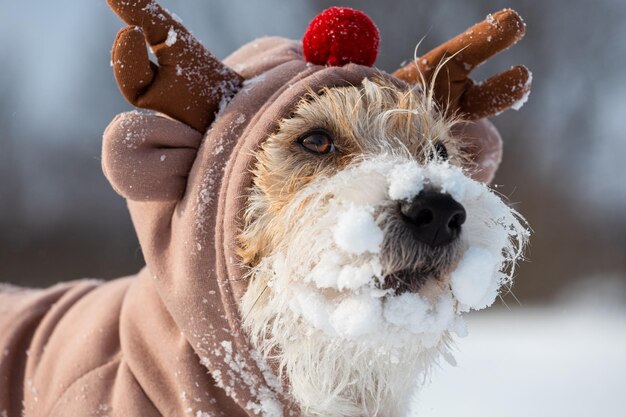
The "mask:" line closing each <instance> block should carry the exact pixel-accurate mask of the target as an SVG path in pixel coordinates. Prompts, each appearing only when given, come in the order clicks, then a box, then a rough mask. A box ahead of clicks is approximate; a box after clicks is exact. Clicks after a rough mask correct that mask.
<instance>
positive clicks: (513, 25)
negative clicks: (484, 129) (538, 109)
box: [394, 9, 531, 120]
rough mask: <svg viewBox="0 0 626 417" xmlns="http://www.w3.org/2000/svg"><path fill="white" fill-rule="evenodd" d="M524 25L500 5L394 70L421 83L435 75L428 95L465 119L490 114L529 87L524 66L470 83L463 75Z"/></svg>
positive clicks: (517, 100) (516, 36) (519, 33)
mask: <svg viewBox="0 0 626 417" xmlns="http://www.w3.org/2000/svg"><path fill="white" fill-rule="evenodd" d="M524 30H525V25H524V21H523V20H522V18H521V17H520V16H519V15H518V14H517V13H516V12H515V11H513V10H511V9H505V10H501V11H499V12H497V13H494V14H490V15H488V16H487V18H486V19H485V20H484V21H482V22H480V23H477V24H476V25H474V26H472V27H471V28H469V29H468V30H466V31H465V32H464V33H462V34H460V35H458V36H457V37H455V38H453V39H451V40H449V41H448V42H446V43H444V44H442V45H440V46H438V47H437V48H435V49H433V50H432V51H430V52H428V53H427V54H426V55H424V56H422V57H420V58H418V59H417V60H416V61H414V62H411V63H410V64H408V65H406V66H405V67H403V68H400V69H399V70H397V71H396V72H395V73H394V75H395V76H396V77H398V78H400V79H402V80H404V81H406V82H409V83H413V84H414V83H421V82H422V77H423V81H425V82H426V83H427V85H429V84H430V82H431V81H432V79H433V77H436V78H435V82H434V97H435V99H436V100H437V101H438V103H439V104H440V105H441V106H443V107H444V110H445V111H446V112H447V113H452V112H456V111H458V112H460V113H461V114H462V115H463V116H464V117H465V118H466V119H468V120H476V119H481V118H484V117H488V116H492V115H494V114H497V113H500V112H502V111H504V110H506V109H508V108H510V107H515V105H516V104H517V103H520V102H521V101H523V99H524V98H525V97H526V96H527V95H528V93H529V91H530V84H531V74H530V71H528V69H527V68H526V67H524V66H522V65H519V66H515V67H512V68H510V69H509V70H507V71H504V72H502V73H500V74H498V75H495V76H493V77H491V78H489V79H488V80H486V81H484V82H482V83H475V82H474V81H472V80H471V79H470V78H468V75H469V73H470V72H471V71H472V70H473V69H474V68H476V67H477V66H479V65H480V64H481V63H483V62H485V61H486V60H488V59H489V58H491V57H492V56H494V55H495V54H497V53H498V52H501V51H503V50H505V49H508V48H509V47H510V46H512V45H513V44H515V43H516V42H517V41H518V40H519V39H521V38H522V36H524ZM438 66H440V67H439V69H438ZM420 72H421V76H420Z"/></svg>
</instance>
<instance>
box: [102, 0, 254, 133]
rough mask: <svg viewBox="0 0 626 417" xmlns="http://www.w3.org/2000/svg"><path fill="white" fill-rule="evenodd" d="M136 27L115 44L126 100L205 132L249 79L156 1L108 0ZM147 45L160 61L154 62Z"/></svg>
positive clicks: (119, 80)
mask: <svg viewBox="0 0 626 417" xmlns="http://www.w3.org/2000/svg"><path fill="white" fill-rule="evenodd" d="M107 3H108V4H109V6H110V7H111V9H112V10H113V11H114V12H115V13H116V14H117V15H118V16H119V17H120V18H122V20H124V21H125V22H126V23H127V24H129V25H130V26H127V27H125V28H123V29H122V30H120V31H119V33H118V34H117V38H116V39H115V42H114V44H113V52H112V59H113V69H114V72H115V78H116V80H117V83H118V85H119V87H120V89H121V91H122V94H124V97H126V99H127V100H128V101H130V102H131V103H132V104H134V105H135V106H137V107H142V108H146V109H151V110H156V111H160V112H162V113H165V114H166V115H168V116H170V117H173V118H175V119H177V120H180V121H182V122H184V123H186V124H187V125H189V126H191V127H193V128H194V129H196V130H197V131H199V132H204V131H206V129H207V128H208V127H209V125H210V124H211V122H212V121H213V119H214V118H215V113H216V112H217V111H218V110H219V106H220V102H221V101H222V100H223V99H228V98H229V97H230V96H232V95H233V94H234V93H235V92H236V91H237V89H238V88H239V87H240V86H241V84H242V82H243V78H242V77H241V76H240V75H239V74H237V73H236V72H234V71H233V70H231V69H230V68H228V67H226V66H225V65H224V64H222V63H221V62H220V61H219V60H218V59H217V58H215V57H214V56H213V55H211V53H210V52H209V51H207V50H206V49H205V48H204V46H202V44H201V43H200V42H199V41H198V40H197V39H196V38H195V37H194V36H193V35H191V33H189V31H187V29H185V27H184V26H183V25H182V24H180V22H178V21H176V20H175V19H174V18H173V17H172V16H170V14H169V13H168V12H167V11H166V10H165V9H163V8H162V7H161V6H159V5H158V4H157V3H156V1H154V0H107ZM146 42H147V43H148V44H149V45H150V48H151V49H152V52H154V54H155V56H156V57H157V60H158V63H159V65H158V66H157V65H156V64H154V63H153V62H151V61H150V60H149V58H148V52H147V50H146Z"/></svg>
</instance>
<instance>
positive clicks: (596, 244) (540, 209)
mask: <svg viewBox="0 0 626 417" xmlns="http://www.w3.org/2000/svg"><path fill="white" fill-rule="evenodd" d="M161 3H162V4H163V5H164V6H165V7H167V8H169V9H170V10H171V11H174V12H175V13H176V14H177V15H178V16H180V17H181V18H182V19H183V21H184V23H185V25H186V26H187V27H188V28H189V29H191V30H192V31H193V32H194V34H195V35H196V36H197V37H198V38H199V39H201V40H202V41H203V42H204V44H205V45H206V46H207V47H208V48H209V49H210V50H211V51H212V52H214V53H215V54H216V55H217V56H218V57H225V56H227V55H228V54H229V53H230V52H232V51H233V50H235V49H236V48H237V47H238V46H240V45H242V44H243V43H245V42H248V41H250V40H252V39H254V38H256V37H258V36H262V35H280V36H285V37H290V38H300V37H301V36H302V33H303V31H304V30H305V29H306V27H307V24H308V22H309V21H310V19H312V18H313V16H315V15H316V14H317V13H318V12H319V11H321V10H322V9H324V8H326V7H329V6H332V5H346V6H352V7H357V8H360V9H362V10H364V11H366V12H367V13H368V14H369V15H370V16H371V17H372V18H373V20H374V21H375V22H376V23H377V25H378V27H379V29H380V31H381V38H382V42H381V48H380V54H379V59H378V62H377V66H378V67H380V68H382V69H385V70H387V71H390V72H391V71H393V70H395V69H396V68H398V67H399V66H400V64H401V63H402V62H403V61H405V60H407V59H409V58H410V57H411V56H412V55H413V50H414V47H415V45H416V43H417V42H418V41H419V40H420V39H421V38H422V37H425V38H424V40H423V42H422V46H421V48H422V51H424V52H425V51H426V50H428V49H430V48H432V47H434V46H436V45H438V44H440V43H441V42H443V41H445V40H447V39H448V38H450V37H452V36H454V35H456V34H457V33H459V32H461V31H463V30H464V29H465V28H467V27H469V26H470V25H471V24H473V23H475V22H477V21H480V20H482V19H484V18H485V15H486V14H487V13H489V12H493V11H497V10H499V9H502V8H504V7H511V8H514V9H516V10H517V11H518V12H519V13H520V14H521V15H522V16H523V17H524V19H525V20H526V23H527V35H526V37H525V38H524V39H523V40H522V41H521V42H520V43H519V44H517V45H516V46H515V47H514V48H512V49H511V50H509V51H507V52H506V53H503V54H501V55H499V56H497V57H496V58H494V59H492V60H491V61H489V63H488V64H486V65H485V66H484V67H481V68H479V69H478V70H477V71H475V73H474V74H473V75H474V78H475V79H484V78H486V77H488V76H490V75H492V74H494V73H496V72H499V71H501V70H503V69H506V68H508V67H509V66H511V65H514V64H518V63H521V64H525V65H527V66H528V67H529V68H530V69H531V70H532V72H533V75H534V82H533V90H532V94H531V95H530V99H529V101H528V103H527V104H526V105H525V106H524V107H523V108H522V109H521V110H520V111H519V112H515V111H509V112H506V113H505V114H502V115H500V116H498V117H495V118H494V119H493V122H494V123H495V124H496V125H497V127H498V128H499V129H500V132H501V133H502V136H503V138H504V141H505V154H504V161H503V164H502V166H501V168H500V171H499V172H498V175H497V177H496V180H495V183H496V184H497V185H498V191H499V192H501V193H502V194H504V195H505V196H506V197H508V199H509V201H510V202H511V204H512V205H513V206H514V207H515V208H516V209H517V210H518V211H520V212H521V213H522V214H523V215H524V216H525V217H526V218H527V220H528V222H529V223H530V225H531V227H532V228H533V230H534V234H533V237H532V238H531V245H530V249H529V251H528V253H527V256H528V262H525V263H524V264H523V265H521V267H520V268H519V273H518V276H517V278H516V282H515V286H514V288H513V292H514V294H515V296H516V297H514V296H512V295H511V294H509V295H506V296H504V297H503V301H504V302H503V303H501V305H500V306H499V307H497V308H496V309H492V310H489V312H486V313H479V314H478V315H475V316H474V317H471V318H470V337H469V338H468V339H467V341H466V340H461V341H459V343H458V345H459V352H460V353H459V356H458V361H459V365H458V366H457V367H456V368H451V367H448V366H447V365H446V366H442V370H441V371H440V372H439V374H440V376H438V373H435V375H434V377H433V379H434V383H433V385H432V387H431V388H430V390H429V391H427V392H425V393H424V394H423V396H422V398H421V400H420V401H421V402H423V404H422V405H423V406H422V408H423V409H424V411H425V414H424V415H432V416H435V415H437V416H438V415H451V413H457V414H459V413H461V412H463V414H464V415H479V414H480V415H482V416H486V415H498V416H503V415H507V416H517V415H520V416H522V415H524V416H526V415H528V414H529V413H530V412H534V413H535V414H536V415H537V414H538V415H563V416H565V415H567V416H587V415H591V412H588V410H595V412H594V414H599V411H600V410H604V411H606V412H607V414H606V415H616V414H617V412H616V411H615V410H617V409H619V408H618V407H619V406H622V407H626V404H625V401H626V400H624V396H623V395H622V394H621V390H620V391H618V388H617V386H618V383H621V384H622V385H623V384H624V375H626V313H625V310H626V309H625V308H624V307H625V306H626V174H624V167H625V165H626V134H625V131H626V129H624V128H623V123H624V120H625V119H626V100H625V97H626V74H625V72H624V68H626V2H624V1H623V0H598V1H594V2H590V1H585V0H552V1H544V2H538V1H531V0H508V1H497V0H471V1H468V0H439V1H426V0H387V1H384V2H383V1H375V0H367V1H341V0H336V1H320V0H307V1H280V0H263V1H252V0H247V1H244V0H211V1H206V0H184V1H183V0H178V1H177V0H162V1H161ZM121 27H122V23H121V21H119V20H118V19H117V17H116V16H115V15H114V14H113V13H112V12H111V11H110V10H109V9H108V8H107V6H106V3H105V1H104V0H89V1H85V0H57V1H54V2H52V1H46V0H29V1H24V2H16V1H9V0H0V39H2V42H0V61H1V62H2V66H1V68H2V69H1V70H0V281H4V282H11V283H16V284H19V285H25V286H48V285H51V284H53V283H55V282H57V281H60V280H69V279H76V278H81V277H98V278H105V279H109V278H114V277H118V276H121V275H124V274H131V273H134V272H136V271H137V270H138V269H139V268H140V267H141V266H142V265H143V259H142V256H141V251H140V248H139V245H138V243H137V240H136V238H135V234H134V231H133V228H132V224H131V223H130V220H129V216H128V213H127V211H126V207H125V203H124V201H123V200H122V199H121V198H120V197H118V196H117V195H116V194H115V193H114V192H113V191H112V189H111V187H110V186H109V184H108V183H107V181H106V179H105V178H104V176H103V174H102V171H101V168H100V146H101V136H102V132H103V130H104V128H105V127H106V125H107V124H108V122H109V121H110V120H111V119H112V117H113V116H114V115H115V114H117V113H119V112H122V111H125V110H129V109H130V108H131V107H130V106H129V105H128V104H127V103H126V102H125V101H124V99H123V98H122V96H121V94H120V93H119V91H118V89H117V86H116V84H115V81H114V78H113V74H112V71H111V68H110V47H111V44H112V41H113V39H114V36H115V34H116V32H117V30H118V29H119V28H121ZM505 304H506V305H505ZM472 325H473V326H474V328H475V329H477V330H476V335H473V334H472V333H471V331H472ZM563 329H566V330H563ZM567 329H569V330H567ZM465 348H467V349H465ZM572 349H573V350H572ZM577 349H578V350H577ZM581 349H582V350H581ZM498 355H499V356H498ZM551 355H552V356H551ZM498 358H499V359H498ZM589 361H591V362H589ZM594 361H595V362H594ZM483 365H488V366H487V368H489V366H491V368H489V369H491V370H494V369H497V370H499V371H498V372H500V374H499V376H495V377H494V376H493V375H491V374H489V373H488V372H487V373H485V372H482V371H483V370H484V369H485V366H483ZM535 369H536V372H535V371H533V370H535ZM581 369H582V370H581ZM601 372H608V373H609V374H610V375H613V376H614V377H615V378H614V379H611V378H608V379H605V378H602V379H599V380H598V381H597V383H596V381H595V379H594V376H597V377H598V378H599V375H600V373H601ZM512 374H515V375H512ZM596 374H597V375H596ZM475 378H479V379H480V382H481V383H478V384H477V383H476V381H475V380H474V379H475ZM472 380H474V382H472ZM455 384H456V385H455ZM464 384H465V385H464ZM490 384H491V385H490ZM560 384H566V388H563V390H560V388H562V387H561V386H560ZM567 384H569V385H567ZM452 387H454V394H451V392H450V390H451V389H452ZM567 387H569V388H567ZM494 390H495V391H494ZM460 392H463V393H464V394H463V395H465V397H467V398H466V400H463V398H465V397H464V396H463V395H461V394H459V393H460ZM559 393H561V394H559ZM470 394H471V395H470ZM548 394H550V395H548ZM594 395H596V396H595V397H594ZM477 396H478V397H477ZM537 397H538V398H539V399H540V400H539V402H537V401H534V400H533V398H537ZM451 398H455V401H450V399H451ZM542 398H543V400H541V399H542ZM457 399H458V401H457ZM471 399H473V401H472V400H471ZM496 399H497V400H496ZM464 401H465V402H464ZM541 401H543V403H542V402H541ZM542 404H543V405H542ZM584 404H595V405H596V408H593V409H587V408H585V407H584V406H583V405H584ZM551 406H552V408H550V407H551ZM446 407H448V408H446ZM481 407H482V408H481ZM485 407H487V408H485ZM489 407H492V408H489ZM494 407H495V408H494ZM498 407H500V408H498ZM529 407H530V408H529ZM597 407H604V408H600V409H599V408H597ZM546 409H549V410H552V411H551V414H547V413H545V412H542V410H544V411H545V410H546ZM429 412H430V413H431V414H428V413H429Z"/></svg>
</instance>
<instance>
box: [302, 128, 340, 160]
mask: <svg viewBox="0 0 626 417" xmlns="http://www.w3.org/2000/svg"><path fill="white" fill-rule="evenodd" d="M298 143H299V144H300V145H301V146H302V147H303V148H304V149H306V150H307V151H309V152H313V153H315V154H318V155H323V154H327V153H331V152H332V151H334V150H335V144H334V143H333V139H332V138H331V137H330V134H328V133H327V132H325V131H323V130H315V131H312V132H308V133H306V134H304V135H303V136H301V137H300V139H298Z"/></svg>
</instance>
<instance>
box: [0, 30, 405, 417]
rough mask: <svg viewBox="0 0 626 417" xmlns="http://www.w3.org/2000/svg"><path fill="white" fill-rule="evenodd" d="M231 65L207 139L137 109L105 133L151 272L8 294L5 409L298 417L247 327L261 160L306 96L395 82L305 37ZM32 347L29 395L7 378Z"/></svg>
mask: <svg viewBox="0 0 626 417" xmlns="http://www.w3.org/2000/svg"><path fill="white" fill-rule="evenodd" d="M225 63H226V64H227V65H229V66H231V67H232V68H235V69H237V71H238V72H239V73H240V74H241V75H242V76H243V77H244V78H245V79H246V82H245V83H244V86H243V88H242V89H241V91H240V92H239V93H237V94H236V95H235V96H234V97H233V98H232V100H231V101H230V103H229V104H228V105H227V106H225V108H224V109H223V110H222V112H221V113H220V115H219V116H218V117H217V119H216V120H215V121H214V122H213V124H212V125H211V128H210V129H209V130H208V132H207V133H206V135H205V136H204V137H203V136H202V135H200V134H199V133H198V132H197V131H195V130H193V129H191V128H189V127H187V126H186V125H184V124H182V123H180V122H178V121H174V120H171V119H168V118H165V117H162V116H158V115H149V114H141V113H138V112H131V113H125V114H122V115H120V116H118V117H117V118H115V119H114V120H113V122H112V123H111V125H110V126H109V127H108V128H107V130H106V132H105V135H104V145H103V155H102V162H103V168H104V172H105V174H106V176H107V178H108V179H109V180H110V182H111V184H112V185H113V187H114V188H115V190H116V191H117V192H118V193H120V194H121V195H122V196H123V197H125V198H126V199H127V200H128V205H129V209H130V212H131V216H132V219H133V223H134V225H135V228H136V231H137V234H138V236H139V240H140V243H141V247H142V250H143V253H144V256H145V259H146V264H147V266H146V268H144V269H143V270H142V271H141V272H140V273H139V274H138V275H137V276H136V277H132V278H127V279H122V280H117V281H114V282H111V283H107V284H99V283H94V282H86V283H77V284H75V285H65V286H59V287H55V288H54V289H51V290H47V291H21V292H17V293H12V294H10V295H9V294H8V292H1V293H0V303H2V304H1V305H2V307H3V309H4V310H5V312H4V313H3V315H2V318H0V331H1V333H0V335H1V336H0V346H1V347H2V348H3V350H4V349H6V350H4V351H5V356H9V357H10V358H12V359H9V360H3V361H2V362H0V378H2V379H0V383H2V385H3V386H9V391H8V392H7V393H6V394H4V396H3V394H0V413H1V412H2V411H4V410H7V413H8V416H14V415H15V416H17V415H21V414H20V413H21V406H20V404H21V401H22V396H23V398H24V405H25V406H24V409H25V416H27V417H30V416H89V415H95V416H105V415H106V416H134V415H137V416H139V415H141V416H184V415H193V416H199V417H205V416H228V417H234V416H246V415H248V416H267V417H279V416H287V415H297V410H296V409H295V407H293V405H292V404H290V403H289V401H287V400H286V398H285V396H284V395H283V392H282V389H283V387H282V386H281V383H280V382H279V381H278V379H277V378H276V376H274V375H273V373H272V371H271V369H270V367H269V366H268V365H267V364H265V362H264V360H263V359H262V358H261V357H260V355H259V354H258V353H257V352H255V351H254V350H253V349H252V348H251V346H250V345H249V342H248V340H247V338H246V336H245V335H244V334H243V331H242V327H241V316H240V311H239V299H240V297H241V296H242V294H243V292H244V291H245V288H246V280H245V270H244V269H243V267H242V265H241V264H240V263H239V258H238V256H237V254H236V252H235V250H236V237H237V233H238V230H239V227H240V225H241V214H242V211H243V208H244V205H245V203H246V198H245V196H246V191H247V189H248V188H249V186H250V184H251V173H250V168H251V167H252V164H253V163H254V160H253V153H254V151H255V150H256V149H257V148H258V146H259V145H260V143H262V141H263V140H264V139H265V138H267V136H268V135H269V134H271V132H273V131H275V129H276V128H277V124H278V121H279V120H280V119H282V118H283V117H285V116H286V115H287V114H288V113H289V112H290V110H291V109H293V107H294V105H295V104H296V103H297V102H298V101H299V100H301V99H302V97H303V96H305V95H306V94H307V92H308V91H310V90H313V91H316V90H319V89H320V88H321V87H324V86H331V87H332V86H343V85H358V84H359V83H360V82H361V81H362V80H363V78H365V77H373V76H378V77H380V76H383V77H388V78H391V76H389V75H384V74H382V73H380V72H379V71H378V70H376V69H374V68H369V67H364V66H358V65H353V64H349V65H346V66H344V67H328V68H327V67H323V66H317V65H311V64H308V63H307V62H305V61H304V60H303V59H302V53H301V47H300V44H299V43H298V42H294V41H289V40H285V39H280V38H267V39H260V40H257V41H255V42H253V43H251V44H249V45H246V46H244V47H243V48H241V49H240V50H239V51H237V52H235V53H234V54H233V55H232V56H231V57H229V58H227V59H226V60H225ZM395 82H399V81H397V80H396V81H395ZM25 314H26V315H28V320H26V321H24V322H21V323H17V324H16V321H15V320H14V319H15V317H17V316H22V317H23V316H24V315H25ZM26 350H28V351H29V354H28V356H27V358H26V364H25V370H26V376H25V379H24V382H23V384H24V386H25V388H23V387H22V386H21V383H20V381H19V380H15V379H14V378H13V376H12V375H18V374H19V373H20V371H23V369H24V364H23V363H19V362H20V359H18V358H20V357H23V354H24V352H25V351H26ZM0 352H1V351H0ZM14 382H15V383H14ZM0 415H1V414H0ZM3 417H4V416H3Z"/></svg>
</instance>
